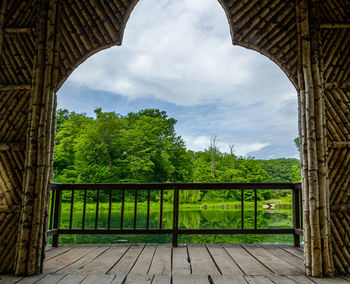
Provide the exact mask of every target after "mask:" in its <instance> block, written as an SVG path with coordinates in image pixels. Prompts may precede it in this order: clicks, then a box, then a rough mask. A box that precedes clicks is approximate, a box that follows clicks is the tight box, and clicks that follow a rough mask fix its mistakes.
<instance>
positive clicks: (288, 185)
mask: <svg viewBox="0 0 350 284" xmlns="http://www.w3.org/2000/svg"><path fill="white" fill-rule="evenodd" d="M299 185H301V183H300V182H213V183H64V184H63V183H52V184H51V188H52V189H60V190H72V189H74V190H123V189H124V190H148V189H165V190H173V189H183V190H209V189H215V190H231V189H233V190H236V189H237V190H240V189H261V190H264V189H268V190H283V189H299Z"/></svg>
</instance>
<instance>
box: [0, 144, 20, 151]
mask: <svg viewBox="0 0 350 284" xmlns="http://www.w3.org/2000/svg"><path fill="white" fill-rule="evenodd" d="M25 149H26V145H25V144H24V143H0V151H10V150H11V151H25Z"/></svg>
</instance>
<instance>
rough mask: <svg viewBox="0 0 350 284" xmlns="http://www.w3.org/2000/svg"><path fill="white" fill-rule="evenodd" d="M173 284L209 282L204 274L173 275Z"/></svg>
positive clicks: (204, 283)
mask: <svg viewBox="0 0 350 284" xmlns="http://www.w3.org/2000/svg"><path fill="white" fill-rule="evenodd" d="M173 284H210V282H209V279H208V277H207V276H204V275H194V274H192V275H179V274H176V275H174V276H173Z"/></svg>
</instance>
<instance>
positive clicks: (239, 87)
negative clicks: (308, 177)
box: [57, 0, 298, 159]
mask: <svg viewBox="0 0 350 284" xmlns="http://www.w3.org/2000/svg"><path fill="white" fill-rule="evenodd" d="M57 95H58V108H66V109H68V110H70V111H75V112H85V113H87V114H88V115H89V116H93V115H94V109H96V108H100V107H101V108H102V110H103V111H115V112H116V113H119V114H123V115H125V114H127V113H128V112H137V111H139V110H140V109H145V108H159V109H161V110H165V111H166V112H167V113H168V115H169V116H170V117H173V118H175V119H176V120H177V124H176V133H177V135H180V136H181V137H182V138H183V140H184V141H185V143H186V146H187V148H188V149H191V150H195V151H201V150H204V149H206V148H208V147H209V145H210V137H213V136H216V141H217V142H216V145H217V146H218V148H219V149H220V150H221V151H223V152H229V145H232V144H233V145H234V151H235V154H236V155H238V156H254V157H255V158H258V159H273V158H280V157H291V158H297V157H298V152H297V149H296V147H295V145H294V142H293V140H294V139H295V138H296V137H297V136H298V129H297V94H296V90H295V89H294V87H293V85H292V83H291V82H290V81H289V79H288V78H287V76H286V75H285V74H284V73H283V71H282V70H281V69H280V68H279V67H278V66H277V65H276V64H275V63H273V62H272V61H271V60H269V59H268V58H267V57H265V56H263V55H261V54H259V53H257V52H255V51H252V50H248V49H245V48H243V47H239V46H234V45H233V44H232V39H231V35H230V30H229V24H228V21H227V18H226V15H225V12H224V10H223V9H222V7H221V6H220V4H219V3H218V2H217V1H216V0H191V1H189V0H161V1H160V0H140V1H139V3H138V4H137V5H136V7H135V9H134V11H133V12H132V14H131V16H130V19H129V21H128V23H127V26H126V29H125V32H124V39H123V43H122V46H116V47H112V48H109V49H106V50H103V51H100V52H98V53H96V54H95V55H93V56H91V57H90V58H88V59H87V60H86V61H85V62H83V63H82V64H81V65H80V66H79V67H78V68H77V69H76V70H75V71H74V72H73V73H72V75H71V76H70V77H69V78H68V79H67V81H66V82H65V83H64V85H63V86H62V87H61V89H60V90H59V91H58V94H57Z"/></svg>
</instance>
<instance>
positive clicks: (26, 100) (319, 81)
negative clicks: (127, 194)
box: [0, 0, 350, 276]
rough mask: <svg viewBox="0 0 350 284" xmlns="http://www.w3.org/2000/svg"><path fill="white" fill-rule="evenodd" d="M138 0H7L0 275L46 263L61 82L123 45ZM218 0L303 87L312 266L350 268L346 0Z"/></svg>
mask: <svg viewBox="0 0 350 284" xmlns="http://www.w3.org/2000/svg"><path fill="white" fill-rule="evenodd" d="M213 1H214V0H213ZM137 2H138V1H137V0H91V1H85V0H64V1H59V0H11V1H10V0H1V1H0V54H1V58H0V66H1V69H0V70H1V72H0V273H2V272H15V273H16V274H24V275H33V274H37V273H40V271H41V269H42V261H43V257H44V253H43V251H44V250H43V248H44V246H45V228H46V219H47V206H48V205H47V204H48V202H47V199H48V196H49V195H48V188H49V183H50V179H51V169H52V159H53V148H54V130H55V110H56V97H55V96H56V95H55V92H56V91H57V89H58V88H59V87H60V85H61V84H62V83H63V82H64V80H65V79H66V78H67V77H68V76H69V74H70V73H71V72H72V71H73V70H74V69H75V68H76V67H77V66H78V65H79V64H80V63H81V62H82V61H84V60H85V59H86V58H88V57H89V56H91V55H92V54H94V53H96V52H98V51H99V50H102V49H104V48H107V47H110V46H113V45H120V44H121V43H122V37H123V32H124V29H125V25H126V22H127V20H128V18H129V15H130V13H131V12H132V9H133V7H134V6H135V5H136V3H137ZM219 2H220V4H221V5H222V7H223V9H224V10H225V12H226V15H227V18H228V21H229V25H230V28H231V34H232V39H233V44H237V45H241V46H244V47H247V48H250V49H254V50H256V51H259V52H261V53H262V54H264V55H265V56H267V57H269V58H270V59H271V60H273V61H274V62H275V63H276V64H278V65H279V66H280V67H281V69H282V70H283V71H284V72H285V73H286V74H287V76H288V77H289V78H290V80H291V82H292V83H293V84H294V86H295V87H296V88H297V90H298V101H299V129H300V137H301V142H302V157H301V158H302V173H303V193H304V210H305V211H304V221H305V222H304V224H305V231H304V242H305V250H304V251H305V264H306V273H307V274H308V275H313V276H324V275H333V274H334V272H339V273H350V226H349V221H350V212H349V206H348V202H349V197H350V185H349V182H350V149H349V148H350V118H349V117H350V116H349V114H350V99H349V98H350V81H349V80H350V79H349V74H350V0H323V1H318V0H263V1H261V0H249V1H241V0H219Z"/></svg>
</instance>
